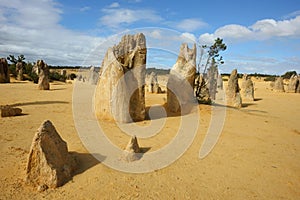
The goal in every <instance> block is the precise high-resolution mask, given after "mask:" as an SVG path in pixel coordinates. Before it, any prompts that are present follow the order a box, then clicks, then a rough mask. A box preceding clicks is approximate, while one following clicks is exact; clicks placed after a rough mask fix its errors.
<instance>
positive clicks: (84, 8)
mask: <svg viewBox="0 0 300 200" xmlns="http://www.w3.org/2000/svg"><path fill="white" fill-rule="evenodd" d="M90 9H91V7H89V6H84V7H82V8H80V9H79V10H80V12H85V11H88V10H90Z"/></svg>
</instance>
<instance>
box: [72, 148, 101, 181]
mask: <svg viewBox="0 0 300 200" xmlns="http://www.w3.org/2000/svg"><path fill="white" fill-rule="evenodd" d="M70 154H71V155H72V156H73V157H74V158H75V160H76V162H77V169H76V170H75V172H74V174H73V177H74V176H76V175H78V174H82V173H83V172H85V171H87V170H88V169H90V168H92V167H94V166H96V165H98V164H99V163H101V162H102V161H104V160H105V159H106V157H105V156H102V155H100V154H90V153H78V152H70Z"/></svg>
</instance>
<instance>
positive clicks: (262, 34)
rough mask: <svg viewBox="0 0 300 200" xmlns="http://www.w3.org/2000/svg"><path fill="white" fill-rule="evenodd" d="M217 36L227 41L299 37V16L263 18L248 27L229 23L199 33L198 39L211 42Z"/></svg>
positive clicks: (202, 41)
mask: <svg viewBox="0 0 300 200" xmlns="http://www.w3.org/2000/svg"><path fill="white" fill-rule="evenodd" d="M217 37H221V38H224V39H226V40H227V41H229V42H236V41H247V40H266V39H270V38H272V37H300V16H297V17H295V18H292V19H289V20H281V21H276V20H274V19H263V20H259V21H257V22H256V23H254V24H253V25H251V26H249V27H245V26H241V25H237V24H230V25H226V26H223V27H220V28H218V29H217V30H216V31H215V32H214V33H211V34H210V33H204V34H202V35H200V37H199V40H200V42H201V43H205V44H211V43H212V42H213V41H214V39H215V38H217Z"/></svg>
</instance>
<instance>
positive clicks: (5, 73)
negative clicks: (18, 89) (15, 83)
mask: <svg viewBox="0 0 300 200" xmlns="http://www.w3.org/2000/svg"><path fill="white" fill-rule="evenodd" d="M9 82H10V76H9V70H8V64H7V60H6V59H5V58H0V83H9Z"/></svg>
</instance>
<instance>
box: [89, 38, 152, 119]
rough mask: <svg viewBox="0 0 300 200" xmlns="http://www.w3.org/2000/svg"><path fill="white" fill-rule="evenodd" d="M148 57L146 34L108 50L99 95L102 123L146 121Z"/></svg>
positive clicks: (96, 109) (98, 86) (97, 94)
mask: <svg viewBox="0 0 300 200" xmlns="http://www.w3.org/2000/svg"><path fill="white" fill-rule="evenodd" d="M146 53H147V49H146V39H145V36H144V35H143V34H142V33H138V34H136V35H125V36H123V37H122V39H121V42H120V43H119V44H118V45H116V46H114V47H112V48H109V49H108V50H107V52H106V55H105V57H104V59H103V62H102V66H101V68H102V73H101V75H100V77H99V81H98V84H97V88H96V94H95V111H96V115H97V117H98V119H101V120H103V119H104V120H105V119H107V120H115V121H118V122H123V123H127V122H132V121H141V120H144V119H145V88H144V87H145V86H144V85H145V75H146Z"/></svg>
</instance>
